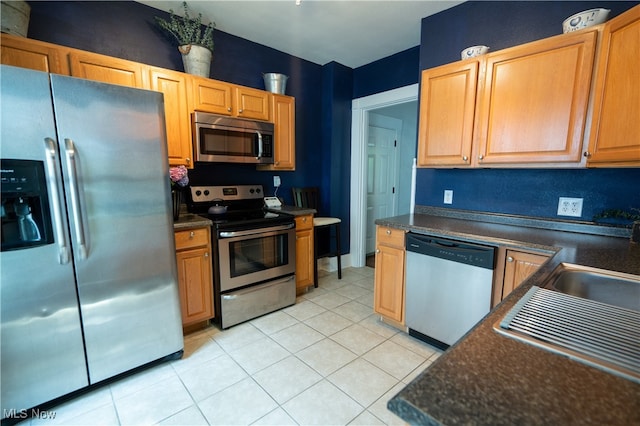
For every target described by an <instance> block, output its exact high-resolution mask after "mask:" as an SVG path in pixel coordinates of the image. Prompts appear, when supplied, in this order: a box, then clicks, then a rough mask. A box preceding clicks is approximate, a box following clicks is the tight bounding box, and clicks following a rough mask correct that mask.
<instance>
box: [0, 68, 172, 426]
mask: <svg viewBox="0 0 640 426" xmlns="http://www.w3.org/2000/svg"><path fill="white" fill-rule="evenodd" d="M0 84H1V92H0V102H1V105H0V107H1V120H2V121H1V124H2V127H1V136H2V139H1V145H0V154H1V155H0V159H1V161H2V173H1V179H2V182H1V185H0V189H1V192H2V205H1V206H0V213H1V216H2V232H1V234H0V235H1V236H2V250H1V251H0V274H1V275H0V278H1V280H0V284H1V289H0V299H1V309H2V311H1V317H2V328H1V330H0V332H1V333H2V336H1V343H2V347H1V359H0V362H1V364H2V376H0V380H1V388H2V395H1V399H2V413H3V416H2V417H3V418H6V417H14V416H16V415H19V414H20V410H28V409H30V408H32V407H35V406H39V405H41V404H43V403H45V402H48V401H51V400H53V399H55V398H57V397H60V396H63V395H66V394H68V393H70V392H73V391H75V390H78V389H82V388H85V387H87V386H89V385H93V384H96V383H98V382H101V381H103V380H105V379H108V378H111V377H113V376H116V375H118V374H120V373H123V372H126V371H129V370H131V369H133V368H135V367H138V366H141V365H144V364H147V363H149V362H151V361H155V360H159V359H162V358H165V357H166V358H172V357H179V356H181V354H182V349H183V337H182V326H181V319H180V302H179V296H178V285H177V274H176V261H175V242H174V237H173V221H172V216H171V203H170V197H171V195H170V181H169V166H168V160H167V148H166V142H165V141H166V132H165V122H164V104H163V97H162V94H160V93H157V92H151V91H146V90H139V89H132V88H127V87H122V86H114V85H108V84H103V83H97V82H92V81H88V80H82V79H76V78H71V77H66V76H60V75H53V74H51V75H50V74H47V73H41V72H37V71H31V70H25V69H21V68H14V67H9V66H1V68H0Z"/></svg>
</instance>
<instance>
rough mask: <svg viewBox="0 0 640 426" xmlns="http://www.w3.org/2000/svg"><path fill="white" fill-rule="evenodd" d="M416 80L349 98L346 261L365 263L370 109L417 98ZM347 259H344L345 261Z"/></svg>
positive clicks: (352, 264) (355, 263) (354, 263)
mask: <svg viewBox="0 0 640 426" xmlns="http://www.w3.org/2000/svg"><path fill="white" fill-rule="evenodd" d="M418 90H419V89H418V83H416V84H412V85H410V86H404V87H400V88H398V89H394V90H389V91H387V92H382V93H376V94H375V95H370V96H365V97H363V98H358V99H354V100H353V101H351V206H350V210H351V213H350V222H351V226H350V228H351V229H350V231H351V232H350V234H351V239H350V250H349V252H350V253H349V254H350V256H349V261H350V263H349V265H350V266H354V267H362V266H364V265H365V256H366V252H365V251H366V247H365V238H366V232H367V231H366V212H367V194H366V192H367V191H366V178H367V176H366V173H367V164H366V161H367V149H366V148H367V143H366V141H367V136H368V135H367V127H368V124H369V123H368V121H369V111H370V110H374V109H378V108H383V107H386V106H392V105H398V104H404V103H407V102H413V101H417V100H418ZM345 263H346V262H345Z"/></svg>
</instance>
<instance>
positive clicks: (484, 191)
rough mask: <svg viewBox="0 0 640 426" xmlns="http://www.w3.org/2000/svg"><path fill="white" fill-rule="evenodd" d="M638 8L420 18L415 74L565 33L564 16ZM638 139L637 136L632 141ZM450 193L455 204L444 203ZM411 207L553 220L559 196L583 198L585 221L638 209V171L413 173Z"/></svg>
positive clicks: (510, 5)
mask: <svg viewBox="0 0 640 426" xmlns="http://www.w3.org/2000/svg"><path fill="white" fill-rule="evenodd" d="M636 4H638V2H606V1H604V2H579V1H568V2H503V1H498V2H488V1H481V2H467V3H463V4H461V5H458V6H456V7H453V8H451V9H448V10H445V11H443V12H441V13H438V14H436V15H433V16H429V17H426V18H424V19H423V20H422V36H421V45H420V69H426V68H431V67H434V66H438V65H442V64H445V63H449V62H453V61H457V60H459V59H460V51H461V50H462V49H464V48H465V47H467V46H472V45H477V44H484V45H487V46H490V47H491V50H494V51H495V50H499V49H503V48H506V47H510V46H514V45H518V44H521V43H526V42H529V41H533V40H537V39H540V38H545V37H549V36H553V35H557V34H561V33H562V21H564V19H566V18H567V17H568V16H571V15H572V14H574V13H576V12H579V11H581V10H586V9H590V8H595V7H604V8H608V9H611V14H610V17H613V16H616V15H618V14H620V13H621V12H623V11H625V10H627V9H629V8H631V7H633V6H634V5H636ZM635 137H637V135H635ZM444 189H453V191H454V197H453V204H452V205H444V204H443V202H442V199H443V191H444ZM416 190H417V193H416V204H418V205H427V206H439V207H452V208H460V209H468V210H479V211H490V212H498V213H507V214H521V215H528V216H536V217H552V218H557V216H556V212H557V205H558V197H564V196H568V197H581V198H584V205H583V212H582V218H581V219H583V220H591V219H592V217H593V215H594V214H597V213H599V212H600V211H602V210H604V209H609V208H614V209H622V210H629V208H632V207H635V208H639V207H640V169H637V168H634V169H588V170H523V169H518V170H500V169H470V170H462V169H448V170H440V169H437V170H436V169H418V172H417V182H416Z"/></svg>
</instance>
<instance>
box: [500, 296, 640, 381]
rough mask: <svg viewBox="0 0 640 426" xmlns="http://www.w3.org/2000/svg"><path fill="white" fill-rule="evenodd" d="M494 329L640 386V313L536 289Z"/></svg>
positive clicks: (521, 300)
mask: <svg viewBox="0 0 640 426" xmlns="http://www.w3.org/2000/svg"><path fill="white" fill-rule="evenodd" d="M494 329H495V330H496V331H497V332H499V333H501V334H503V335H506V336H508V337H511V338H514V339H517V340H521V341H523V342H525V343H528V344H531V345H534V346H538V347H540V348H542V349H546V350H549V351H551V352H555V353H557V354H560V355H564V356H567V357H569V358H571V359H574V360H576V361H579V362H583V363H585V364H588V365H591V366H593V367H596V368H599V369H602V370H605V371H607V372H609V373H613V374H617V375H619V376H621V377H624V378H626V379H629V380H632V381H634V382H636V383H640V312H638V311H635V310H632V309H626V308H621V307H618V306H614V305H609V304H606V303H601V302H596V301H593V300H588V299H584V298H580V297H576V296H571V295H568V294H564V293H560V292H557V291H551V290H546V289H543V288H539V287H536V286H534V287H532V288H531V289H529V291H528V292H527V293H526V294H525V295H524V296H523V297H522V298H521V299H520V300H519V301H518V302H517V303H516V304H515V305H514V306H513V307H512V308H511V310H510V311H509V313H508V314H507V315H506V316H505V317H504V319H503V320H502V321H499V322H497V323H496V324H494Z"/></svg>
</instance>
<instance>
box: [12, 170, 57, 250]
mask: <svg viewBox="0 0 640 426" xmlns="http://www.w3.org/2000/svg"><path fill="white" fill-rule="evenodd" d="M0 162H1V170H0V179H1V181H0V190H1V193H2V204H0V216H1V218H2V232H1V234H0V235H1V236H2V237H1V241H2V242H1V250H2V251H8V250H18V249H23V248H29V247H35V246H40V245H44V244H50V243H53V232H52V228H51V215H50V212H49V199H48V196H47V185H46V177H45V174H44V163H43V162H42V161H32V160H10V159H2V160H0Z"/></svg>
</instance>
